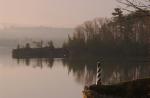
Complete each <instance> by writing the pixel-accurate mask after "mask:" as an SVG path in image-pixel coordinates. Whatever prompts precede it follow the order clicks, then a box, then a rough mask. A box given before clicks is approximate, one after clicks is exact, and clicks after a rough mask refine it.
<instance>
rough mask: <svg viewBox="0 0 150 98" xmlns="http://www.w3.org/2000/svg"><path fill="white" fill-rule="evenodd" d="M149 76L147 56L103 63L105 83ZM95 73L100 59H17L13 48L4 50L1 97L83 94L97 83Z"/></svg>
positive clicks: (64, 97) (1, 55)
mask: <svg viewBox="0 0 150 98" xmlns="http://www.w3.org/2000/svg"><path fill="white" fill-rule="evenodd" d="M4 51H5V52H4ZM149 76H150V63H149V62H148V60H147V59H146V60H141V59H138V60H137V59H136V60H126V59H124V60H106V61H104V62H103V65H102V81H103V83H104V84H112V83H118V82H121V81H127V80H133V79H137V78H145V77H149ZM95 77H96V60H74V59H69V60H64V59H18V60H17V59H13V58H11V51H10V50H6V49H1V51H0V81H1V82H0V98H82V91H83V88H84V86H85V85H91V84H93V83H95V80H96V78H95ZM105 98H107V97H105ZM108 98H110V97H108Z"/></svg>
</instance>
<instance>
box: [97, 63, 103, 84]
mask: <svg viewBox="0 0 150 98" xmlns="http://www.w3.org/2000/svg"><path fill="white" fill-rule="evenodd" d="M101 73H102V67H101V62H97V77H96V85H101V84H102V79H101Z"/></svg>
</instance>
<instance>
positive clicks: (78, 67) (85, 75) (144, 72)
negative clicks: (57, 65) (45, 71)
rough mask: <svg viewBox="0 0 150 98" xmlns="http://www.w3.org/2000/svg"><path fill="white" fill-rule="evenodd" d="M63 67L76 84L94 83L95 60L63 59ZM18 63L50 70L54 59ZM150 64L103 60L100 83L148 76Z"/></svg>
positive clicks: (23, 60)
mask: <svg viewBox="0 0 150 98" xmlns="http://www.w3.org/2000/svg"><path fill="white" fill-rule="evenodd" d="M62 61H63V66H64V67H67V69H68V73H69V74H70V73H71V74H73V76H74V78H75V80H76V81H77V82H78V83H81V84H84V85H91V84H93V83H95V81H96V62H97V61H96V60H95V59H90V58H88V59H82V60H81V59H80V60H79V59H77V58H76V59H71V58H70V59H63V60H62ZM17 62H18V63H23V64H25V65H27V66H32V67H34V68H35V67H40V68H43V67H48V68H52V67H53V63H54V59H50V58H47V59H17ZM149 65H150V62H144V61H139V60H135V61H132V60H125V59H116V60H112V59H109V60H108V59H107V58H106V59H104V62H103V63H102V82H103V83H105V84H109V83H118V82H121V81H128V80H133V79H137V78H145V77H149V76H150V71H149V70H150V66H149Z"/></svg>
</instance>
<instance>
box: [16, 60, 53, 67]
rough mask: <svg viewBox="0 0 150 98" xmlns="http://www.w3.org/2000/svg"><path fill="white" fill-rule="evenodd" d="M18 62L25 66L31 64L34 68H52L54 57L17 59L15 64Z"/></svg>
mask: <svg viewBox="0 0 150 98" xmlns="http://www.w3.org/2000/svg"><path fill="white" fill-rule="evenodd" d="M20 63H23V64H25V65H26V66H32V67H34V68H36V67H40V68H43V67H44V66H47V67H49V68H52V67H53V63H54V59H53V58H36V59H30V58H26V59H17V64H18V65H19V64H20Z"/></svg>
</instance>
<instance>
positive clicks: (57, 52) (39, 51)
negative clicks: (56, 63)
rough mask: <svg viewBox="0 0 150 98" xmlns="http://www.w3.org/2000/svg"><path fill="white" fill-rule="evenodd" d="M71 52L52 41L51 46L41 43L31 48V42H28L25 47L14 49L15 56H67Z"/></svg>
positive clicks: (13, 55) (13, 54)
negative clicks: (57, 46)
mask: <svg viewBox="0 0 150 98" xmlns="http://www.w3.org/2000/svg"><path fill="white" fill-rule="evenodd" d="M68 54H69V51H68V50H67V49H65V48H55V47H54V46H53V43H52V42H50V43H49V46H45V47H42V45H39V46H38V47H34V48H31V47H30V44H29V43H27V44H26V45H25V47H22V48H20V46H19V45H18V47H17V48H16V49H13V50H12V57H13V58H65V57H67V56H68Z"/></svg>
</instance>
